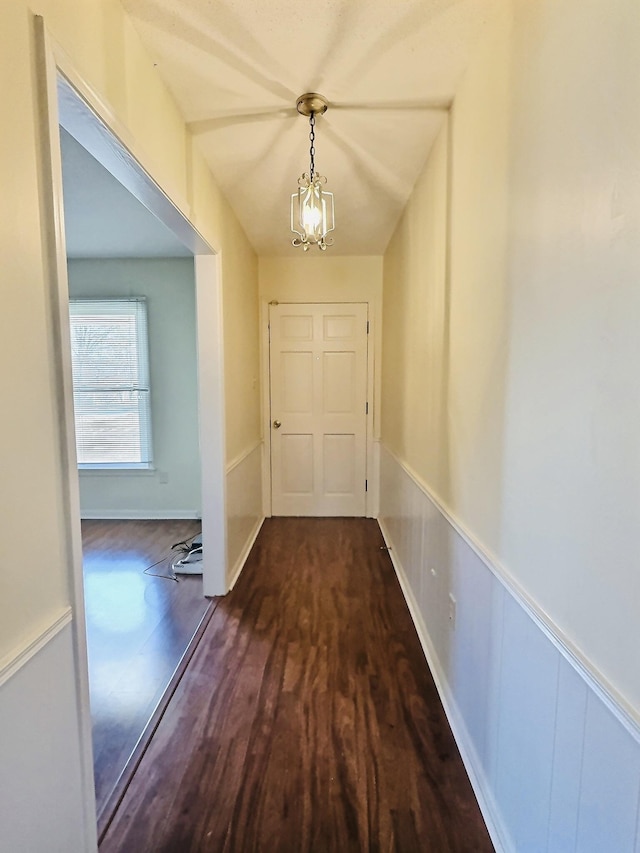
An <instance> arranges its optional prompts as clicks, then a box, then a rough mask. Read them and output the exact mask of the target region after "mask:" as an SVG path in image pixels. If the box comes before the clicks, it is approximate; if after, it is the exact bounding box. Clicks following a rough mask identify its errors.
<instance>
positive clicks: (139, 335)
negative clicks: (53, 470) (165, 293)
mask: <svg viewBox="0 0 640 853" xmlns="http://www.w3.org/2000/svg"><path fill="white" fill-rule="evenodd" d="M69 314H70V323H71V361H72V367H73V401H74V406H75V421H76V448H77V453H78V467H79V468H149V467H150V466H151V460H152V457H151V411H150V405H149V359H148V341H147V305H146V302H145V300H144V299H143V298H139V299H138V298H132V299H104V300H97V299H96V300H93V299H73V300H71V303H70V306H69Z"/></svg>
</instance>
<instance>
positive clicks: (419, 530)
mask: <svg viewBox="0 0 640 853" xmlns="http://www.w3.org/2000/svg"><path fill="white" fill-rule="evenodd" d="M380 467H381V472H380V473H381V481H380V519H379V520H380V526H381V528H382V531H383V534H384V536H385V539H386V542H387V544H388V545H389V546H390V547H391V552H390V555H391V557H392V560H393V563H394V566H395V568H396V572H397V573H398V577H399V580H400V583H401V585H402V587H403V591H404V594H405V597H406V599H407V603H408V605H409V608H410V610H411V613H412V616H413V619H414V622H415V625H416V629H417V631H418V634H419V635H420V639H421V642H422V644H423V648H424V650H425V654H426V657H427V660H428V662H429V665H430V667H431V670H432V672H433V675H434V678H435V680H436V683H437V685H438V689H439V691H440V695H441V698H442V701H443V704H444V706H445V710H446V712H447V716H448V718H449V721H450V723H451V727H452V729H453V732H454V735H455V737H456V740H457V742H458V746H459V749H460V752H461V754H462V757H463V760H464V762H465V765H466V768H467V772H468V774H469V778H470V779H471V782H472V784H473V786H474V790H475V792H476V796H477V797H478V801H479V803H480V807H481V809H482V811H483V814H484V817H485V820H486V822H487V826H488V828H489V832H490V833H491V836H492V839H493V842H494V845H495V846H496V849H497V850H498V851H517V853H545V851H547V853H569V851H571V853H575V851H577V853H640V805H639V800H640V731H639V729H638V727H637V724H636V723H635V721H634V720H633V719H631V718H630V716H629V714H628V713H627V712H626V710H625V709H624V708H623V707H621V706H619V705H617V704H616V702H615V701H614V700H613V699H612V698H611V696H610V693H609V691H608V690H607V688H606V686H604V685H602V684H601V683H599V682H598V680H597V679H596V678H594V676H593V674H592V673H590V672H589V667H588V662H580V660H579V659H578V657H577V656H576V653H575V650H573V649H571V648H569V646H568V645H564V644H563V642H562V640H561V635H560V632H559V631H558V630H557V629H555V626H553V625H550V624H549V623H548V621H547V622H546V623H545V622H544V621H543V620H542V619H541V618H539V616H538V614H536V612H535V607H531V606H530V605H529V604H528V603H527V602H526V601H525V600H524V599H523V597H522V596H521V595H520V594H519V592H518V591H517V589H516V588H515V587H514V586H512V584H511V583H510V582H509V579H508V578H507V577H506V576H505V575H504V573H503V572H502V570H501V569H500V568H499V567H496V566H495V565H492V563H491V561H490V559H489V558H488V556H487V555H486V554H482V553H481V552H480V550H479V549H478V548H477V546H474V547H472V544H471V542H470V541H469V540H468V539H467V538H466V537H465V536H464V535H463V533H462V531H461V530H460V528H459V527H457V526H456V525H455V523H454V522H453V520H452V519H451V518H449V517H448V516H447V514H446V512H445V511H444V510H443V509H442V508H441V507H439V506H438V504H437V502H436V501H435V500H434V499H433V498H432V497H431V496H430V495H429V494H428V491H427V489H426V488H425V487H424V485H422V484H420V483H419V482H418V480H417V478H415V477H414V476H413V475H412V474H411V472H410V471H408V470H407V469H406V468H405V467H404V466H403V465H402V464H401V463H400V462H399V460H397V459H396V458H395V457H394V456H393V455H392V454H391V453H390V452H389V451H388V450H386V449H385V448H384V446H382V447H381V459H380ZM450 595H452V596H453V597H454V599H455V624H454V622H453V621H452V619H451V618H450V617H451V615H452V614H451V602H450ZM585 663H586V664H587V666H585V665H584V664H585Z"/></svg>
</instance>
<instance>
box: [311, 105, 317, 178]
mask: <svg viewBox="0 0 640 853" xmlns="http://www.w3.org/2000/svg"><path fill="white" fill-rule="evenodd" d="M315 126H316V114H315V113H314V112H313V110H312V111H311V115H310V116H309V127H310V128H311V130H310V132H309V140H310V142H311V147H310V149H309V158H310V161H311V162H310V165H309V173H310V174H309V177H310V179H311V183H313V173H314V172H315V166H316V164H315V157H316V149H315V146H314V143H315V141H316V131H315Z"/></svg>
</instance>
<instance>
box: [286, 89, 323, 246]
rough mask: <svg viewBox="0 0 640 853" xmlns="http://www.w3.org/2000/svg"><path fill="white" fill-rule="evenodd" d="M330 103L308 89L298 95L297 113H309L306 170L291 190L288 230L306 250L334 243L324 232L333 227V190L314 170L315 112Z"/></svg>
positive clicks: (294, 242)
mask: <svg viewBox="0 0 640 853" xmlns="http://www.w3.org/2000/svg"><path fill="white" fill-rule="evenodd" d="M328 106H329V104H328V103H327V101H326V99H325V98H323V97H322V95H318V94H316V93H315V92H309V93H307V94H306V95H301V96H300V97H299V98H298V100H297V102H296V108H297V110H298V112H299V113H300V115H303V116H308V117H309V140H310V142H311V147H310V149H309V159H310V164H309V172H308V173H307V172H303V174H302V175H301V176H300V177H299V178H298V191H297V192H295V193H292V194H291V230H292V231H293V233H294V234H296V235H297V236H296V237H294V238H293V240H292V241H291V242H292V243H293V245H294V246H302V248H303V250H304V251H305V252H308V251H309V247H310V246H311V245H313V244H315V245H317V247H318V248H319V249H320V250H321V251H323V252H324V251H325V249H326V248H327V246H330V245H331V244H332V243H333V238H331V237H329V238H327V234H328V233H329V232H330V231H333V229H334V216H333V193H329V192H327V191H326V190H324V189H323V186H324V185H325V184H326V183H327V179H326V178H323V177H322V175H319V174H318V173H317V172H316V170H315V153H316V149H315V145H314V143H315V138H316V133H315V127H316V116H317V115H323V114H324V113H326V111H327V109H328Z"/></svg>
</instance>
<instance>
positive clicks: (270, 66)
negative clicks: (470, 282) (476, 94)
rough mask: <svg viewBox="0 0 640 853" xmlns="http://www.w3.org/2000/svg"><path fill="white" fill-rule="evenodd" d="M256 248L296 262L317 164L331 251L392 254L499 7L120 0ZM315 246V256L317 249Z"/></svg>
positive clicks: (474, 1) (444, 2)
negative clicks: (312, 117)
mask: <svg viewBox="0 0 640 853" xmlns="http://www.w3.org/2000/svg"><path fill="white" fill-rule="evenodd" d="M121 2H122V4H123V6H124V8H125V10H126V11H127V12H128V14H129V16H130V18H131V19H132V21H133V24H134V26H135V27H136V29H137V30H138V32H139V34H140V37H141V38H142V41H143V42H144V43H145V45H146V47H147V49H148V51H149V53H150V54H151V56H152V57H153V60H154V62H155V64H156V67H157V71H158V74H160V75H161V77H162V79H163V80H164V82H165V84H166V85H167V87H168V88H169V90H170V91H171V92H172V93H173V96H174V98H175V100H176V102H177V104H178V106H179V109H180V110H181V112H182V114H183V116H184V118H185V121H186V122H187V124H188V126H189V128H190V129H191V131H192V133H193V134H194V135H195V137H196V138H197V139H198V142H199V144H200V146H201V148H202V151H203V153H204V155H205V157H206V159H207V161H208V163H209V165H210V168H211V170H212V172H213V174H214V176H215V178H216V179H217V182H218V184H219V185H220V187H221V188H222V190H223V191H224V193H225V194H226V196H227V197H228V199H229V201H230V203H231V205H232V206H233V208H234V210H235V212H236V214H237V216H238V218H239V219H240V221H241V223H242V225H243V226H244V228H245V231H246V233H247V235H248V237H249V239H250V241H251V243H252V244H253V246H254V248H255V249H256V251H257V252H258V253H259V254H261V255H287V254H296V253H298V252H300V251H301V250H300V249H294V248H293V247H292V246H291V237H292V236H293V235H292V234H291V233H290V230H289V198H290V195H291V193H292V192H294V191H295V189H296V186H297V179H298V177H299V175H300V174H301V173H302V172H303V171H308V166H309V138H308V134H309V126H308V119H306V118H304V117H302V116H300V115H299V114H298V113H297V111H296V108H295V104H296V99H297V97H298V96H299V95H301V94H303V93H304V92H320V93H321V94H322V95H324V96H325V98H326V99H327V100H328V101H329V104H330V106H329V110H328V112H327V113H326V115H324V116H322V117H319V118H318V119H317V127H316V167H317V170H318V171H319V172H320V173H321V174H323V175H325V176H326V177H327V181H328V183H327V189H329V190H332V191H333V192H334V194H335V205H336V230H335V234H334V236H335V245H334V246H333V247H332V248H331V249H330V250H329V251H331V252H332V253H335V254H343V255H345V254H354V255H358V254H363V255H366V254H382V253H383V252H384V250H385V248H386V245H387V243H388V241H389V238H390V236H391V234H392V232H393V228H394V226H395V224H396V222H397V219H398V216H399V214H400V212H401V210H402V209H403V207H404V205H405V204H406V202H407V199H408V197H409V195H410V193H411V190H412V188H413V186H414V183H415V180H416V178H417V177H418V175H419V174H420V172H421V170H422V168H423V166H424V163H425V161H426V158H427V155H428V153H429V150H430V147H431V145H432V143H433V140H434V138H435V136H436V134H437V132H438V130H439V128H440V127H441V125H442V122H443V121H444V118H445V115H446V110H447V108H448V107H449V105H450V103H451V101H452V99H453V97H454V94H455V91H456V87H457V85H458V82H459V80H460V77H461V75H462V74H463V73H464V69H465V66H466V64H467V62H468V58H469V55H470V52H471V51H472V50H473V46H474V44H475V43H476V41H477V39H478V38H479V37H480V35H481V32H482V29H483V26H484V25H485V24H486V21H487V18H488V16H489V15H490V14H491V11H492V8H493V7H494V6H495V3H496V2H498V0H316V2H313V3H304V2H300V1H299V0H298V2H294V0H121ZM313 251H315V249H314V250H313Z"/></svg>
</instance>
